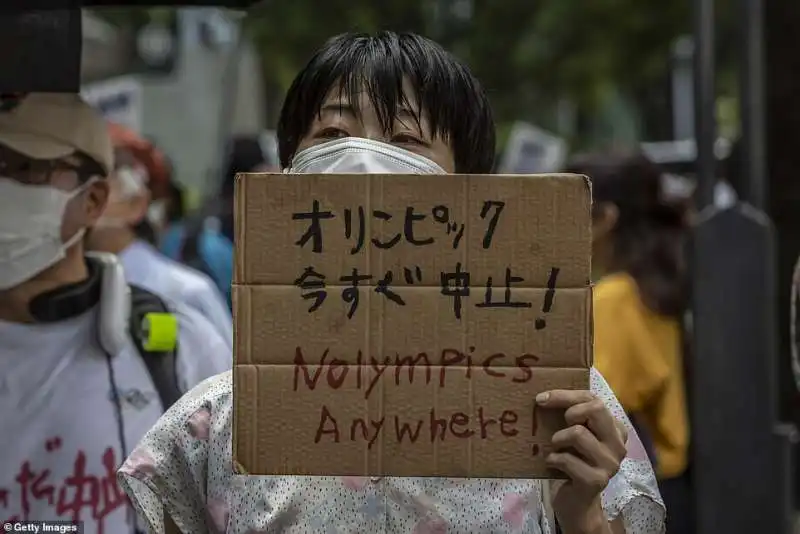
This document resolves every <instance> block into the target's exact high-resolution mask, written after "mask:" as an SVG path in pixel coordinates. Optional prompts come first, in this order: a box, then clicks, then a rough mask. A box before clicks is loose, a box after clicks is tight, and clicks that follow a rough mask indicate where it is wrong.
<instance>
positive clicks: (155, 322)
mask: <svg viewBox="0 0 800 534" xmlns="http://www.w3.org/2000/svg"><path fill="white" fill-rule="evenodd" d="M142 337H143V343H142V348H144V350H146V351H147V352H170V351H173V350H175V349H176V348H177V346H178V318H177V317H175V315H173V314H171V313H156V312H150V313H147V314H145V316H144V318H143V319H142Z"/></svg>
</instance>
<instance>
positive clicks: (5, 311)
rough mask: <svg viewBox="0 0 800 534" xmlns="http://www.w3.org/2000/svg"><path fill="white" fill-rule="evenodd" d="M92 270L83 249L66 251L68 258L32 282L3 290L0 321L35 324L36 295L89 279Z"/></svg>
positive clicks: (0, 300)
mask: <svg viewBox="0 0 800 534" xmlns="http://www.w3.org/2000/svg"><path fill="white" fill-rule="evenodd" d="M88 276H89V271H88V269H87V267H86V261H85V260H84V258H83V250H82V249H81V248H80V247H76V248H73V249H71V250H69V251H68V252H67V257H65V258H64V259H63V260H61V261H60V262H58V263H57V264H55V265H53V266H52V267H50V268H48V269H46V270H45V271H42V272H41V273H40V274H38V275H36V276H35V277H33V278H32V279H30V280H28V281H27V282H24V283H22V284H20V285H18V286H16V287H13V288H11V289H8V290H5V291H0V321H6V322H10V323H33V322H35V320H34V318H33V316H32V315H31V312H30V303H31V301H32V300H33V299H34V298H36V297H37V296H39V295H41V294H43V293H46V292H48V291H52V290H54V289H57V288H59V287H63V286H66V285H69V284H74V283H77V282H81V281H83V280H86V278H87V277H88Z"/></svg>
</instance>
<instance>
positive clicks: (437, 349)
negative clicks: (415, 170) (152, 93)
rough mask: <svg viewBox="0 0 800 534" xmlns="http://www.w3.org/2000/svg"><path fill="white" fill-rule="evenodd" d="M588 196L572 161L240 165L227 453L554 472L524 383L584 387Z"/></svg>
mask: <svg viewBox="0 0 800 534" xmlns="http://www.w3.org/2000/svg"><path fill="white" fill-rule="evenodd" d="M315 205H316V206H317V211H319V212H325V213H324V215H323V217H321V218H319V219H318V220H317V221H318V226H319V229H320V233H319V234H318V235H317V236H316V238H315V237H314V236H313V235H312V234H313V233H311V234H308V235H306V232H307V231H308V230H309V229H310V228H313V226H314V222H313V219H311V218H310V217H311V215H309V213H311V212H312V211H313V207H314V206H315ZM590 207H591V194H590V189H589V185H588V182H587V180H586V179H585V178H584V177H581V176H572V175H542V176H418V175H414V176H399V175H381V176H368V175H355V174H351V175H286V174H246V175H240V176H239V177H238V179H237V191H236V217H237V219H236V224H237V228H236V260H235V274H234V287H233V301H234V319H235V325H236V328H235V367H234V397H235V408H234V447H233V451H234V452H233V453H234V459H235V461H236V462H238V464H240V465H241V467H242V468H243V469H244V470H245V471H246V472H248V473H251V474H276V475H277V474H281V475H283V474H293V475H352V476H358V475H364V476H366V475H369V476H444V477H514V478H536V477H546V478H552V477H557V476H558V474H557V473H553V472H549V471H548V470H547V469H546V467H545V465H544V457H545V456H546V455H547V453H548V452H549V451H550V450H551V449H550V446H549V442H550V438H551V436H552V434H553V432H555V431H556V430H558V429H559V428H562V427H563V425H564V421H563V413H557V412H555V413H554V412H552V411H546V410H542V409H539V408H536V407H535V403H534V397H535V396H536V394H537V393H539V392H541V391H544V390H548V389H554V388H567V389H574V388H580V389H588V387H589V371H588V369H589V368H590V367H591V363H592V331H591V288H590V283H589V277H590V270H591V269H590V247H591V218H590ZM489 228H493V230H492V231H489V230H487V229H489ZM304 236H306V237H308V239H307V240H304V239H303V237H304ZM362 237H363V239H362ZM373 240H374V242H373ZM393 243H396V244H394V246H391V247H390V248H388V247H389V245H391V244H393ZM455 273H464V274H461V275H458V274H455ZM466 273H468V280H467V278H466V276H467V274H466ZM353 275H356V276H355V278H358V279H359V281H358V284H357V287H355V288H354V287H353V283H352V282H351V280H352V279H353V278H354V276H353ZM323 277H324V279H323ZM368 277H369V278H368ZM507 278H509V282H510V283H509V284H507ZM443 281H444V282H445V284H444V285H445V289H443ZM313 282H316V286H313V287H312V286H309V285H305V286H304V285H303V284H304V283H306V284H308V283H313ZM487 284H490V285H491V295H490V297H491V298H490V302H492V303H503V302H504V301H506V300H508V301H509V302H512V303H514V304H513V305H512V307H495V306H485V302H486V297H487V289H486V288H487ZM323 285H324V287H323ZM507 285H508V288H507ZM301 286H302V287H301ZM464 286H468V294H467V289H465V288H464ZM323 293H324V295H325V297H324V299H322V300H321V302H318V298H317V297H318V296H320V297H321V295H322V294H323ZM459 295H460V296H459ZM459 301H460V305H459V304H458V303H459ZM317 304H318V306H317ZM312 308H314V309H313V311H310V310H311V309H312Z"/></svg>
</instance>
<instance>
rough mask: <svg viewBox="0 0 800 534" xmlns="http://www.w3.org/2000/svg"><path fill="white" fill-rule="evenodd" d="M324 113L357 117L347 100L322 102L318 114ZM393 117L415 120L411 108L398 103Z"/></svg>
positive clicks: (415, 116)
mask: <svg viewBox="0 0 800 534" xmlns="http://www.w3.org/2000/svg"><path fill="white" fill-rule="evenodd" d="M325 113H336V114H338V115H350V116H351V117H354V118H356V117H358V114H357V113H356V109H355V107H353V105H352V104H350V103H349V102H331V103H328V104H324V105H323V106H322V107H321V108H320V110H319V115H323V114H325ZM395 119H400V120H403V119H411V120H412V121H414V122H417V115H416V113H414V112H413V111H412V110H411V108H409V107H407V106H403V105H399V106H397V115H396V116H395Z"/></svg>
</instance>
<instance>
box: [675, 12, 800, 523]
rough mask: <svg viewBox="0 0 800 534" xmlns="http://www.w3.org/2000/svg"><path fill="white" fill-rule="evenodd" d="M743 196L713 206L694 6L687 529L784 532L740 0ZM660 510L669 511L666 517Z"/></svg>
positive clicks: (760, 191) (710, 112) (753, 89)
mask: <svg viewBox="0 0 800 534" xmlns="http://www.w3.org/2000/svg"><path fill="white" fill-rule="evenodd" d="M741 5H742V24H743V27H742V34H743V37H744V39H743V40H744V41H745V42H744V44H743V46H744V48H743V50H744V52H745V53H744V61H743V62H742V70H743V72H742V76H743V80H744V81H745V84H744V87H743V91H742V93H743V94H742V110H743V111H742V118H743V129H744V134H743V136H744V139H745V140H746V143H745V144H746V147H747V148H746V151H745V154H747V156H746V157H745V161H746V164H745V166H744V169H743V170H744V171H745V172H747V177H746V182H747V183H748V184H749V188H748V194H749V197H750V198H748V199H746V200H750V201H752V203H753V204H750V203H740V204H738V205H736V206H734V207H732V208H728V209H724V210H718V209H717V208H716V207H715V206H714V188H715V184H716V172H715V170H716V169H715V167H716V158H715V156H714V143H715V140H716V124H715V94H714V3H713V0H694V8H695V43H696V49H695V50H696V51H695V69H696V71H695V97H696V99H695V113H696V124H697V126H696V135H697V172H698V176H697V177H698V182H699V183H698V190H697V203H698V208H699V214H698V217H697V224H696V227H695V229H694V236H693V243H692V266H693V279H692V282H693V284H692V291H693V314H692V316H693V326H694V328H693V336H694V345H693V351H692V354H691V358H692V365H691V366H690V368H691V369H692V373H691V376H690V382H689V383H690V407H691V415H692V476H693V486H694V493H695V495H694V497H695V510H694V513H695V521H696V529H695V533H696V534H719V533H725V534H751V533H754V532H764V533H767V532H769V533H770V534H773V533H774V534H789V533H790V532H791V530H790V528H791V527H790V518H791V514H790V503H791V501H790V497H791V486H790V483H789V482H790V480H791V478H790V474H791V445H790V443H791V441H790V440H791V437H792V429H791V428H786V427H779V426H777V423H776V421H777V413H776V412H777V410H776V400H777V399H776V397H777V395H776V388H775V382H776V375H775V365H774V364H775V359H776V348H775V333H776V324H775V311H776V310H775V262H774V255H775V246H774V231H773V228H772V223H771V221H770V220H769V218H768V217H767V216H766V215H765V214H764V212H763V211H761V210H760V209H759V208H761V207H763V206H764V204H765V201H766V187H765V185H764V163H765V162H764V131H763V130H764V127H763V122H764V116H763V113H764V110H763V90H762V84H763V74H762V72H761V58H760V55H761V49H762V46H763V45H762V43H761V42H752V41H759V40H760V39H761V38H762V35H761V33H762V29H761V27H760V26H761V22H762V17H761V6H760V2H759V0H741ZM667 513H668V515H669V511H668V512H667Z"/></svg>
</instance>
